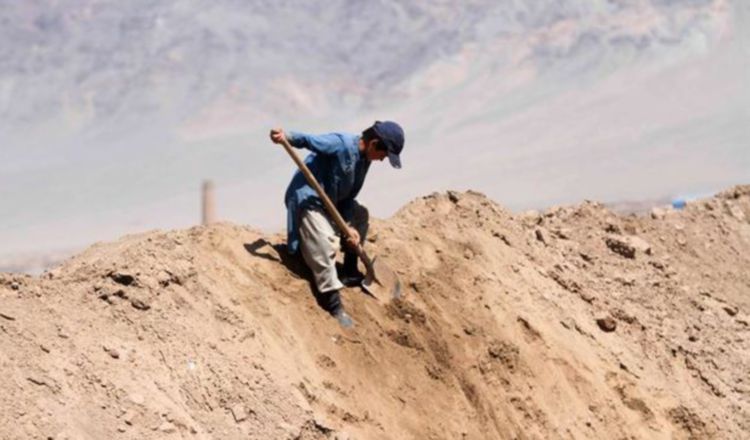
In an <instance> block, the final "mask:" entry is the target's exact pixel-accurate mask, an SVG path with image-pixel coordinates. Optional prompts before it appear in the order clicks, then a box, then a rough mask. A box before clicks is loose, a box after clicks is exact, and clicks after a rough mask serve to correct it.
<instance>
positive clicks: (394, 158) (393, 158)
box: [388, 153, 401, 168]
mask: <svg viewBox="0 0 750 440" xmlns="http://www.w3.org/2000/svg"><path fill="white" fill-rule="evenodd" d="M388 161H389V162H390V163H391V166H392V167H393V168H401V158H400V157H398V154H393V153H388Z"/></svg>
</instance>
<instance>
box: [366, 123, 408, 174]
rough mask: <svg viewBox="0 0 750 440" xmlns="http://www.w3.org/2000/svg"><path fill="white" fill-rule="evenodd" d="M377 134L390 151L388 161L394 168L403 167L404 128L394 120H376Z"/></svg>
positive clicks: (374, 126) (375, 130) (374, 125)
mask: <svg viewBox="0 0 750 440" xmlns="http://www.w3.org/2000/svg"><path fill="white" fill-rule="evenodd" d="M372 129H373V131H374V132H375V135H376V136H377V137H378V139H380V141H381V142H382V143H383V146H384V147H385V149H386V150H387V151H388V161H389V162H390V163H391V166H392V167H393V168H401V158H400V157H399V155H400V154H401V150H403V149H404V129H403V128H401V126H400V125H398V124H397V123H395V122H393V121H375V124H373V126H372Z"/></svg>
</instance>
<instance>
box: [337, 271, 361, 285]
mask: <svg viewBox="0 0 750 440" xmlns="http://www.w3.org/2000/svg"><path fill="white" fill-rule="evenodd" d="M364 279H365V276H364V275H363V274H362V272H357V273H355V274H350V275H341V276H340V277H339V281H341V284H343V285H344V286H346V287H359V286H361V285H362V281H364Z"/></svg>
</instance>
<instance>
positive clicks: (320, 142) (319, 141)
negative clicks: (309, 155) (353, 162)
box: [286, 131, 344, 155]
mask: <svg viewBox="0 0 750 440" xmlns="http://www.w3.org/2000/svg"><path fill="white" fill-rule="evenodd" d="M286 138H287V140H288V141H289V143H290V144H291V145H292V146H293V147H296V148H306V149H308V150H310V151H313V152H315V153H318V154H325V155H330V154H336V152H337V151H338V150H339V149H340V148H342V147H343V146H344V142H343V141H342V139H341V136H339V135H338V134H335V133H329V134H320V135H314V134H306V133H298V132H294V131H290V132H288V133H287V134H286Z"/></svg>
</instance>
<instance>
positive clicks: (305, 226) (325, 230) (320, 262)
mask: <svg viewBox="0 0 750 440" xmlns="http://www.w3.org/2000/svg"><path fill="white" fill-rule="evenodd" d="M299 233H300V238H301V241H300V250H301V251H302V258H304V260H305V263H307V266H308V267H309V268H310V270H311V271H312V273H313V277H314V278H315V285H316V286H317V287H318V291H319V292H321V293H327V292H330V291H333V290H338V289H341V288H343V287H344V285H343V284H342V283H341V281H339V278H338V275H337V274H336V251H337V249H338V248H339V246H340V240H339V237H338V235H337V234H336V232H335V230H334V228H333V225H332V224H331V222H330V221H329V220H328V217H327V216H326V215H325V214H323V212H322V211H320V210H319V209H305V210H303V211H302V214H301V216H300V225H299Z"/></svg>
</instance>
